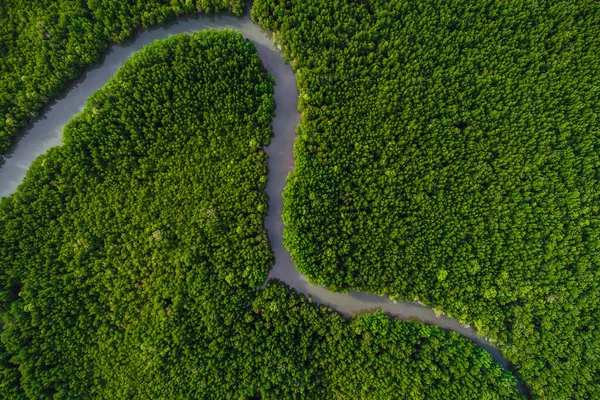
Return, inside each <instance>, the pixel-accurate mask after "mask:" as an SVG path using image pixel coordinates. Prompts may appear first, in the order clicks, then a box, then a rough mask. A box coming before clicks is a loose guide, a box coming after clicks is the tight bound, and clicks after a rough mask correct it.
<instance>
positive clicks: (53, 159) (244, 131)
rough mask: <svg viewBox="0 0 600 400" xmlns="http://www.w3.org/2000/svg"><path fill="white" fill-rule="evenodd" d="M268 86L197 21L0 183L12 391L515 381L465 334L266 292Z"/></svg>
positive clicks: (358, 389) (243, 389)
mask: <svg viewBox="0 0 600 400" xmlns="http://www.w3.org/2000/svg"><path fill="white" fill-rule="evenodd" d="M272 92H273V80H272V78H271V77H270V76H269V75H268V74H267V73H266V72H265V71H264V69H263V67H262V65H261V63H260V60H259V58H258V56H257V53H256V50H255V48H254V47H253V46H252V44H251V43H249V42H248V41H245V40H244V39H243V37H242V36H241V35H239V34H237V33H233V32H230V31H222V32H215V31H204V32H202V33H198V34H195V35H193V36H186V35H180V36H174V37H172V38H169V39H166V40H163V41H157V42H154V43H153V44H151V45H150V46H148V47H146V48H144V49H143V50H141V51H139V52H137V53H136V54H135V55H134V56H133V57H132V58H131V59H130V60H129V61H128V62H127V63H126V64H125V65H124V66H123V67H122V68H121V69H120V70H119V71H118V72H117V74H116V75H115V77H114V78H113V79H112V80H111V81H110V82H109V83H108V84H107V85H106V86H105V87H104V89H102V90H100V91H98V92H96V93H95V94H94V95H93V96H92V97H91V98H90V99H89V100H88V103H87V106H86V108H85V110H84V111H83V112H82V113H81V114H80V115H78V116H76V117H75V118H74V119H73V120H72V121H71V122H70V123H69V124H68V125H67V126H66V127H65V132H64V145H63V146H61V147H56V148H52V149H51V150H50V151H49V152H48V153H47V154H46V155H44V156H41V157H40V158H38V159H37V160H36V162H35V163H34V165H33V166H32V167H31V169H30V170H29V172H28V173H27V176H26V178H25V181H24V182H23V184H22V185H21V186H20V187H19V189H18V191H17V192H16V193H15V194H14V195H12V196H10V197H7V198H3V199H1V200H0V266H1V267H0V284H1V286H0V288H1V289H2V290H1V291H0V296H1V297H0V298H1V299H2V301H1V303H0V304H1V306H2V308H1V310H2V318H3V323H4V325H3V329H4V330H3V331H2V333H1V335H0V338H1V339H2V340H1V341H0V376H1V377H2V381H1V386H0V388H1V389H2V395H5V396H7V397H9V398H110V399H120V398H152V399H155V398H166V399H171V398H210V399H231V398H240V399H243V398H255V397H256V396H257V394H258V395H259V396H260V398H264V399H284V398H299V397H302V398H314V399H323V398H364V399H372V398H376V399H389V398H399V397H400V398H411V399H415V398H418V399H425V398H427V399H431V398H434V399H435V398H438V399H449V398H456V399H462V398H474V397H477V398H486V399H500V398H502V399H514V398H517V397H518V393H517V390H516V386H515V384H516V380H515V378H514V377H512V375H511V374H510V373H509V372H507V371H504V370H503V369H502V368H501V367H500V366H499V365H497V364H495V363H494V362H493V361H492V359H491V357H490V355H489V354H488V353H486V352H485V351H483V350H481V349H480V348H478V347H477V346H475V345H474V344H473V343H472V342H470V341H468V340H466V339H464V338H461V337H459V336H458V335H457V334H454V333H446V332H444V331H442V330H440V329H438V328H436V327H427V326H425V325H422V324H420V323H405V322H402V321H398V320H392V319H389V318H387V317H385V316H383V315H382V314H375V315H365V316H362V317H359V318H357V319H356V320H354V321H352V322H348V321H346V320H345V319H344V318H342V317H341V316H340V315H339V314H337V313H335V312H333V311H332V310H330V309H327V308H324V307H317V306H315V305H313V304H310V302H309V300H307V299H305V298H304V297H302V296H300V295H298V294H296V293H294V292H293V291H291V290H289V289H288V288H287V287H286V286H285V285H282V284H279V283H275V282H272V283H270V284H268V285H267V287H266V288H265V289H264V290H262V291H257V288H258V287H259V286H260V285H261V284H262V283H263V282H264V280H265V278H266V276H267V271H268V269H269V268H270V266H271V264H272V262H273V257H272V253H271V251H270V248H269V245H268V239H267V235H266V233H265V231H264V228H263V218H264V216H265V212H266V209H267V202H266V196H265V194H264V193H263V189H264V185H265V178H266V174H267V164H266V155H265V153H264V151H263V150H262V148H263V147H264V146H265V145H267V144H268V142H269V139H270V134H271V128H270V123H271V119H272V117H273V113H274V109H273V97H272ZM17 368H18V369H17Z"/></svg>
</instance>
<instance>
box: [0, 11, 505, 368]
mask: <svg viewBox="0 0 600 400" xmlns="http://www.w3.org/2000/svg"><path fill="white" fill-rule="evenodd" d="M203 29H233V30H236V31H239V32H241V33H242V34H243V35H244V36H245V37H246V38H248V39H249V40H251V41H252V42H253V43H254V45H255V46H256V48H257V50H258V54H259V56H260V58H261V59H262V61H263V64H264V65H265V67H266V68H267V70H268V71H269V72H270V73H271V74H272V75H273V76H274V77H275V82H276V86H275V101H276V104H277V110H276V117H275V118H274V120H273V130H274V133H275V136H274V138H273V139H272V141H271V144H270V145H269V146H268V147H267V149H266V151H267V153H268V155H269V177H268V178H269V179H268V183H267V190H266V191H267V194H268V195H269V213H268V215H267V218H266V220H265V226H266V229H267V231H268V234H269V239H270V241H271V247H272V249H273V252H274V253H275V260H276V262H275V266H274V268H273V269H272V270H271V272H270V273H269V278H275V279H279V280H280V281H283V282H285V283H287V284H288V285H289V286H291V287H292V288H294V289H295V290H297V291H298V292H300V293H302V294H304V295H306V296H310V297H312V299H313V301H314V302H317V303H320V304H323V305H327V306H329V307H331V308H333V309H334V310H337V311H338V312H340V313H341V314H343V315H344V316H347V317H349V316H351V315H353V314H356V313H359V312H363V311H372V310H376V309H382V310H384V311H385V312H387V313H389V314H392V315H394V316H396V317H399V318H401V319H404V320H409V319H418V320H420V321H422V322H424V323H427V324H431V325H437V326H439V327H440V328H443V329H446V330H451V331H456V332H457V333H459V334H461V335H462V336H464V337H467V338H469V339H471V340H472V341H474V342H475V343H477V344H478V345H479V346H481V347H483V348H484V349H486V350H487V351H488V352H490V354H491V355H492V357H493V358H494V359H495V360H496V361H497V362H499V363H500V364H502V365H503V366H504V367H507V366H508V365H509V363H508V361H507V360H506V359H505V358H504V357H503V356H502V354H501V353H500V351H499V350H498V349H497V348H495V347H493V346H492V345H490V344H489V343H488V342H487V341H486V340H484V339H482V338H479V337H478V336H477V333H476V332H475V330H474V329H472V328H466V327H464V326H463V325H461V324H460V323H459V322H458V321H457V320H454V319H450V318H447V317H444V316H440V317H438V316H436V314H435V313H434V312H433V310H431V309H430V308H428V307H424V306H420V305H418V304H414V303H405V302H393V301H391V300H389V299H388V298H384V297H380V296H376V295H372V294H368V293H362V292H351V293H349V294H344V293H335V292H331V291H328V290H327V289H325V288H324V287H322V286H316V285H312V284H310V283H309V282H308V281H307V280H306V278H305V277H304V276H303V275H302V274H300V273H299V272H298V270H297V269H296V267H295V265H294V264H293V263H292V260H291V259H290V255H289V253H288V251H287V250H286V249H285V247H284V246H283V241H282V239H283V221H282V219H281V214H282V209H283V200H282V196H281V195H282V193H283V188H284V186H285V183H286V177H287V175H288V173H289V172H290V171H292V169H293V168H294V157H293V147H294V139H295V129H296V125H298V123H299V122H300V114H299V112H298V109H297V106H298V91H297V88H296V79H295V77H294V73H293V72H292V69H291V67H290V66H289V65H288V64H286V63H285V61H284V60H283V57H282V55H281V53H280V52H279V51H278V49H277V48H276V45H275V44H274V43H273V41H272V39H271V36H270V35H269V34H268V33H267V32H265V31H263V30H261V29H260V28H259V27H258V26H257V25H256V24H254V23H253V22H252V21H251V20H250V18H249V17H248V16H246V17H242V18H237V17H232V16H217V17H206V16H202V17H198V18H180V19H178V20H177V21H176V22H174V23H172V24H169V25H167V26H164V27H158V28H154V29H149V30H145V31H142V32H141V33H139V34H138V35H136V36H135V37H134V38H133V39H132V40H130V41H129V42H127V43H125V44H123V45H119V46H111V48H110V50H109V51H108V53H107V54H106V55H105V57H104V58H103V59H102V60H101V61H100V62H99V63H98V64H97V65H96V66H95V67H93V68H91V69H89V70H88V71H87V73H86V74H85V75H83V76H82V77H81V78H80V79H78V80H77V81H76V82H75V83H74V84H73V85H72V86H71V88H70V89H69V90H68V91H66V92H65V95H64V96H63V97H62V98H59V99H58V100H56V101H54V102H53V103H51V104H50V105H49V106H48V107H47V108H46V110H45V111H44V112H43V114H42V117H41V118H38V119H37V120H36V121H35V122H34V123H33V124H32V125H31V127H30V128H29V129H28V130H27V131H26V132H25V134H24V135H23V136H22V137H21V138H20V140H18V141H17V143H16V144H15V146H13V149H12V150H11V151H10V152H9V153H8V154H7V156H6V157H5V159H4V160H3V161H4V162H3V165H2V166H1V168H0V197H3V196H7V195H9V194H11V193H13V192H14V191H15V189H16V187H17V186H18V184H19V183H20V182H21V181H22V180H23V177H24V176H25V173H26V172H27V169H28V168H29V166H30V165H31V163H32V161H33V160H34V159H35V158H36V157H38V156H39V155H41V154H43V153H45V152H46V150H47V149H48V148H50V147H53V146H58V145H60V144H61V136H62V128H63V126H64V125H65V124H66V123H67V122H68V121H69V120H70V119H71V118H72V117H73V116H74V115H75V114H77V113H79V112H80V111H82V110H83V108H84V105H85V101H86V99H87V98H88V97H90V95H91V94H92V93H94V92H95V91H96V90H98V89H100V88H102V87H103V86H104V84H105V83H107V82H108V80H109V79H110V78H111V77H112V76H113V75H114V73H115V72H116V71H117V69H119V67H121V66H122V65H123V63H124V62H125V61H126V60H127V59H128V58H129V57H130V56H131V55H132V54H133V53H134V52H135V51H137V50H139V49H141V48H142V47H144V46H146V45H147V44H149V43H151V42H152V41H154V40H157V39H163V38H166V37H168V36H171V35H175V34H179V33H193V32H197V31H201V30H203Z"/></svg>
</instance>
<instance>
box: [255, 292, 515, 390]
mask: <svg viewBox="0 0 600 400" xmlns="http://www.w3.org/2000/svg"><path fill="white" fill-rule="evenodd" d="M246 318H247V321H250V329H248V328H246V329H247V334H246V345H247V347H249V348H250V349H247V351H246V355H245V358H246V360H248V361H249V365H248V366H247V368H250V370H251V371H256V372H255V373H256V374H258V379H260V380H259V381H258V383H257V384H256V386H258V387H260V388H261V390H260V393H261V398H264V399H284V398H285V399H287V398H312V399H348V400H350V399H373V400H380V399H439V400H443V399H515V398H519V396H518V394H517V390H516V389H515V383H516V381H515V378H514V377H513V376H512V375H510V373H508V372H507V371H505V370H503V369H502V368H501V367H500V366H499V365H498V364H496V363H495V362H494V361H493V360H492V358H491V356H490V355H489V353H487V352H486V351H485V350H482V349H481V348H479V347H477V346H475V345H473V343H472V342H470V341H468V340H465V339H464V338H462V337H460V336H459V335H458V334H456V333H454V332H451V333H449V332H445V331H443V330H441V329H439V328H437V327H435V326H434V327H431V326H426V325H423V324H421V323H419V322H404V321H400V320H397V319H392V318H388V317H386V316H385V315H383V314H381V313H376V314H363V315H361V316H358V317H356V318H355V319H353V320H352V321H351V322H348V321H347V320H345V319H344V318H343V317H342V316H340V315H339V314H337V313H334V312H332V311H331V309H328V308H326V307H323V306H316V305H314V304H311V303H309V301H307V300H306V298H305V297H303V296H301V295H299V294H297V293H295V292H293V291H291V290H289V289H288V288H287V287H286V286H284V285H281V284H277V283H269V285H267V287H266V289H265V290H264V291H262V292H261V293H260V294H259V295H258V296H257V298H256V300H254V302H253V303H252V311H251V312H250V313H249V316H247V317H246ZM248 333H249V334H248ZM299 395H301V396H299ZM302 396H303V397H302Z"/></svg>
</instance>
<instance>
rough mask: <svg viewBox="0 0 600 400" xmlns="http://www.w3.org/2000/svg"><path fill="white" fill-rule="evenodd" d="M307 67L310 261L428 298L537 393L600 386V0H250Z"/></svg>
mask: <svg viewBox="0 0 600 400" xmlns="http://www.w3.org/2000/svg"><path fill="white" fill-rule="evenodd" d="M252 16H253V19H254V20H255V21H258V22H259V23H260V24H261V25H262V26H264V27H265V28H267V29H269V30H271V31H273V32H274V34H275V38H276V40H278V41H279V42H280V43H281V45H282V46H283V48H284V49H285V54H286V56H287V57H288V59H290V60H291V62H292V65H293V66H294V68H295V69H296V72H297V78H298V85H299V90H300V97H301V98H300V107H301V111H302V124H301V126H300V127H299V129H298V141H297V144H296V149H295V152H296V167H295V171H294V172H293V174H292V176H291V177H290V178H289V184H288V186H287V188H286V192H285V210H284V222H285V224H286V233H285V240H286V245H287V247H288V249H289V250H290V252H291V254H292V257H293V259H294V261H295V262H296V264H297V265H298V267H299V269H300V270H301V271H302V272H303V273H304V274H306V275H307V276H308V277H309V279H310V280H311V281H312V282H314V283H318V284H323V285H326V286H327V287H329V288H331V289H334V290H342V291H345V290H349V289H357V290H365V291H369V292H375V293H378V294H382V295H388V296H390V297H392V298H396V299H405V300H409V301H416V300H420V301H422V302H424V303H426V304H428V305H430V306H433V307H435V308H437V309H440V310H444V311H445V312H446V313H448V314H450V315H452V316H454V317H456V318H458V319H459V320H461V321H465V323H472V324H474V325H475V327H476V328H478V329H479V330H480V331H481V333H482V334H484V335H489V336H490V337H491V338H492V339H494V340H496V341H498V342H499V343H500V344H501V349H502V352H503V354H504V355H505V356H506V357H507V358H508V359H510V360H511V361H512V362H514V363H515V364H516V366H517V368H518V370H519V371H520V373H521V374H522V376H523V378H524V381H525V383H526V385H527V386H528V387H530V388H531V391H532V394H533V395H534V396H536V397H543V398H549V399H559V398H560V399H565V398H581V399H584V398H585V399H589V398H597V397H600V369H599V368H600V330H599V329H597V328H598V323H599V321H600V308H599V307H600V290H599V284H600V269H599V256H600V253H599V251H600V219H599V217H598V213H599V211H600V201H599V193H600V185H599V181H598V171H599V170H600V159H599V155H598V154H599V150H600V142H599V141H598V137H599V134H600V129H599V127H600V125H599V119H598V101H599V99H600V68H599V64H598V60H599V59H600V35H598V26H599V24H600V5H599V4H598V2H595V1H588V0H583V1H577V2H571V1H546V0H539V1H535V2H531V1H516V2H514V1H511V2H496V1H487V2H485V1H477V2H473V1H463V0H454V1H446V0H427V1H406V0H392V1H390V0H360V1H350V0H337V1H330V0H257V1H256V2H255V3H254V6H253V9H252Z"/></svg>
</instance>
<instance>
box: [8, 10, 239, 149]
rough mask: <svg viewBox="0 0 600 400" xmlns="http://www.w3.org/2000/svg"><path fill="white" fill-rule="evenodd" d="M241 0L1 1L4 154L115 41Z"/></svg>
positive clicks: (234, 11) (236, 12) (212, 11)
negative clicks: (139, 28) (179, 16)
mask: <svg viewBox="0 0 600 400" xmlns="http://www.w3.org/2000/svg"><path fill="white" fill-rule="evenodd" d="M244 7H245V6H244V1H243V0H128V1H113V0H3V1H2V2H1V3H0V155H2V153H4V152H5V151H6V150H7V148H8V147H9V145H10V144H11V143H12V141H13V140H14V138H15V136H16V135H17V133H18V132H19V130H20V129H21V128H22V127H23V126H25V125H26V124H27V122H28V121H30V120H31V119H32V118H33V117H35V116H36V115H37V113H38V112H39V110H40V109H41V108H42V106H44V105H45V104H46V103H48V101H49V100H51V99H52V98H54V97H55V96H56V95H58V94H59V93H60V92H61V90H62V89H64V87H65V85H66V83H67V82H69V81H70V80H72V79H73V78H75V77H76V76H78V75H79V73H80V72H81V71H82V69H83V68H84V67H85V66H88V65H90V64H91V63H94V62H96V61H97V60H98V59H99V58H100V56H101V55H102V53H103V52H104V51H105V50H106V49H107V47H108V44H109V43H110V42H111V41H121V40H124V39H126V38H128V37H129V36H130V35H131V34H132V32H133V31H134V30H135V29H136V28H138V27H141V26H143V27H147V26H151V25H153V24H156V23H164V22H166V21H167V20H169V19H170V18H172V17H173V16H175V15H179V14H184V13H186V14H187V13H193V12H199V11H201V12H206V13H214V12H218V11H221V10H229V11H231V12H233V13H235V14H237V15H239V14H241V13H242V12H243V10H244Z"/></svg>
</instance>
